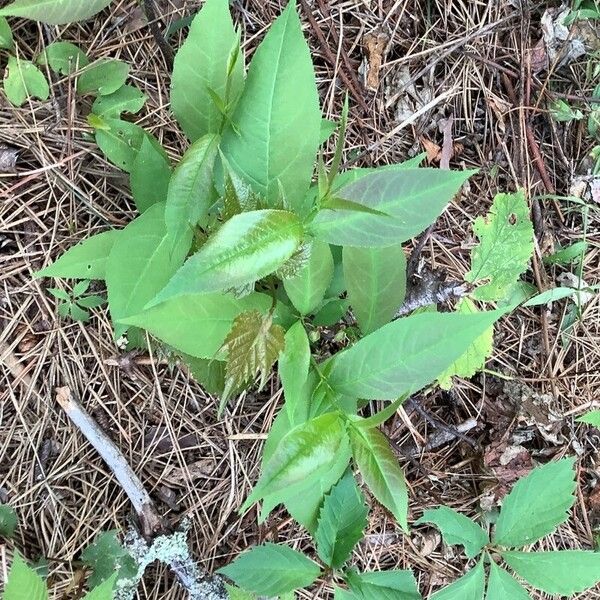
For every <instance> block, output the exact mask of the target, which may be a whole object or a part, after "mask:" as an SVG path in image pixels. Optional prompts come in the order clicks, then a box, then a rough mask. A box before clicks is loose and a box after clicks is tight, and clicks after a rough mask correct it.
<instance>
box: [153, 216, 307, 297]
mask: <svg viewBox="0 0 600 600" xmlns="http://www.w3.org/2000/svg"><path fill="white" fill-rule="evenodd" d="M301 238H302V224H301V223H300V221H299V220H298V218H297V217H296V216H295V215H293V214H292V213H290V212H287V211H283V210H255V211H250V212H246V213H243V214H240V215H236V216H235V217H232V218H231V219H230V220H229V221H227V223H225V224H224V225H223V226H222V227H221V228H220V229H219V230H218V231H217V232H216V233H215V234H214V235H213V236H211V237H210V238H209V239H208V241H207V242H206V243H205V244H204V246H202V248H201V249H200V250H199V251H198V252H196V254H194V255H193V256H192V257H191V258H189V259H188V260H187V261H186V263H185V264H184V265H183V267H182V268H181V269H179V271H178V272H177V273H176V274H175V276H174V277H173V278H172V279H171V280H170V281H169V283H168V285H167V286H166V287H165V288H164V289H163V290H162V291H161V292H160V294H158V295H157V296H156V297H155V298H154V299H153V300H152V303H151V305H155V304H159V303H160V302H164V301H165V300H167V299H169V298H175V297H177V296H181V295H184V294H190V293H206V292H216V291H221V290H227V289H232V288H236V287H241V286H244V285H247V284H250V283H253V282H255V281H257V280H258V279H261V278H263V277H265V276H266V275H269V274H270V273H272V272H273V271H275V269H277V267H279V266H280V265H281V264H282V263H284V262H285V261H286V260H287V259H288V258H290V257H291V256H292V254H294V252H295V251H296V249H297V248H298V246H299V245H300V242H301Z"/></svg>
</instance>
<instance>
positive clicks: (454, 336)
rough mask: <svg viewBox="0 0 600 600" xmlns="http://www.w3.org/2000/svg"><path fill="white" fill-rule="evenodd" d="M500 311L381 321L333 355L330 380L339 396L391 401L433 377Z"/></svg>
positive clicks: (495, 317)
mask: <svg viewBox="0 0 600 600" xmlns="http://www.w3.org/2000/svg"><path fill="white" fill-rule="evenodd" d="M501 315H502V312H501V311H491V312H481V313H478V314H472V315H463V314H460V313H424V314H417V315H412V316H410V317H406V318H402V319H398V320H397V321H393V322H392V323H388V324H387V325H384V326H383V327H381V328H380V329H378V330H377V331H375V332H374V333H371V334H369V335H367V336H366V337H364V338H363V339H362V340H360V341H359V342H357V343H356V344H355V345H354V346H352V347H351V348H349V349H347V350H344V351H343V352H340V353H338V354H336V355H335V356H334V357H333V358H332V359H331V361H330V363H329V364H330V370H329V375H328V380H329V384H330V385H331V387H332V388H333V389H334V390H336V391H338V392H339V393H340V394H346V395H349V396H354V397H359V398H365V399H377V400H395V399H396V398H398V397H400V396H403V395H405V394H411V393H414V392H416V391H417V390H419V389H421V388H422V387H424V386H425V385H427V384H428V383H431V382H432V381H434V380H435V379H436V378H437V377H438V376H439V375H440V374H441V373H443V372H444V370H445V369H447V368H448V367H449V366H450V365H451V364H452V363H453V362H454V361H455V360H456V359H457V358H459V357H460V356H461V355H462V354H463V353H464V352H465V351H466V350H467V349H468V348H469V346H470V345H471V344H472V343H473V341H474V340H475V339H477V338H478V337H479V336H480V335H481V334H482V333H483V332H484V331H485V330H486V329H488V328H489V327H490V325H492V323H494V321H496V320H497V319H498V318H499V317H500V316H501Z"/></svg>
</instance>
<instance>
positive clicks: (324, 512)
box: [315, 470, 368, 569]
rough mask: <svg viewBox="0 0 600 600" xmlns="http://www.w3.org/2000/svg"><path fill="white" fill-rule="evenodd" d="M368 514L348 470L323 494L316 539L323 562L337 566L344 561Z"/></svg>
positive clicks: (360, 534)
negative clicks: (323, 499)
mask: <svg viewBox="0 0 600 600" xmlns="http://www.w3.org/2000/svg"><path fill="white" fill-rule="evenodd" d="M367 513H368V509H367V507H366V506H365V502H364V498H363V496H362V494H361V492H360V490H359V489H358V486H357V485H356V482H355V481H354V477H353V475H352V472H351V471H349V470H348V471H347V472H346V474H345V475H344V476H343V477H342V478H341V479H340V481H339V482H338V483H336V484H335V485H334V486H333V488H331V491H330V492H329V494H327V495H326V496H325V501H324V503H323V507H322V508H321V512H320V515H319V523H318V526H317V531H316V534H315V541H316V543H317V553H318V554H319V557H320V558H321V560H322V561H323V562H324V563H325V564H327V565H328V566H330V567H333V568H334V569H339V568H340V567H341V566H342V565H343V564H344V563H345V562H346V560H347V559H348V558H349V557H350V554H351V553H352V549H353V548H354V546H355V545H356V543H357V542H358V541H359V540H360V539H361V538H362V536H363V531H364V529H365V527H366V526H367Z"/></svg>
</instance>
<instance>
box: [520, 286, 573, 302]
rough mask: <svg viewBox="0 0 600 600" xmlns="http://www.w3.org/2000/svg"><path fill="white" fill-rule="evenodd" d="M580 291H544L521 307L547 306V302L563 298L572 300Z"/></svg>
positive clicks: (571, 289) (567, 289)
mask: <svg viewBox="0 0 600 600" xmlns="http://www.w3.org/2000/svg"><path fill="white" fill-rule="evenodd" d="M580 291H581V290H578V289H576V288H571V287H556V288H552V289H550V290H546V291H544V292H542V293H541V294H536V295H535V296H534V297H533V298H530V299H529V300H527V302H525V303H524V304H523V306H541V305H543V304H548V303H549V302H556V301H557V300H562V299H563V298H572V297H573V296H576V295H577V294H579V293H580Z"/></svg>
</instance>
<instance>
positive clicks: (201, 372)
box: [182, 355, 225, 396]
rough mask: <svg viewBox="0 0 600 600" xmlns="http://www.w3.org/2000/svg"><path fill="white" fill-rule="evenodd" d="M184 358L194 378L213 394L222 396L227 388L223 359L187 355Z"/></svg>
mask: <svg viewBox="0 0 600 600" xmlns="http://www.w3.org/2000/svg"><path fill="white" fill-rule="evenodd" d="M182 360H183V361H184V362H185V364H186V365H187V366H188V368H189V370H190V373H191V374H192V376H193V377H194V379H195V380H196V381H197V382H198V383H199V384H200V385H201V386H202V387H203V388H204V390H205V391H207V392H208V393H209V394H212V395H213V396H220V395H221V394H222V393H223V390H224V389H225V363H224V362H223V361H221V360H211V359H207V358H196V357H195V356H188V355H185V356H183V357H182Z"/></svg>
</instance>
